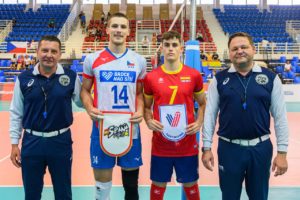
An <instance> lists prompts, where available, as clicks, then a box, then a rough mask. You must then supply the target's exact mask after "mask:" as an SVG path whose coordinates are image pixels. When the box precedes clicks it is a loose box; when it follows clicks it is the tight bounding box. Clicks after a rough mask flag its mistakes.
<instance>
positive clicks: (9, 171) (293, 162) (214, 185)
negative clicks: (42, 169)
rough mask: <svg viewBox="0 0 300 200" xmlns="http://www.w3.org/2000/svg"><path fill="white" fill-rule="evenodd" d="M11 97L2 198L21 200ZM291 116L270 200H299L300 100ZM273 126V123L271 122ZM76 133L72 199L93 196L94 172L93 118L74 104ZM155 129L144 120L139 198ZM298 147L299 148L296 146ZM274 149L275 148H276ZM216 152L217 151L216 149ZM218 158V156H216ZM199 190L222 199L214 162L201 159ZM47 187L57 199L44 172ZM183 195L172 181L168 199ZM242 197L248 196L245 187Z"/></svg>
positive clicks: (116, 194) (3, 128)
mask: <svg viewBox="0 0 300 200" xmlns="http://www.w3.org/2000/svg"><path fill="white" fill-rule="evenodd" d="M9 103H10V102H9V101H0V199H1V200H21V199H24V192H23V188H22V180H21V172H20V169H17V168H15V167H14V166H13V165H12V164H11V161H10V159H9V155H10V140H9V135H8V127H9V112H8V108H9ZM287 110H288V120H289V130H290V146H289V153H288V161H289V170H288V172H287V173H286V174H285V175H284V176H281V177H276V178H275V177H274V176H273V174H272V175H271V180H270V192H269V199H270V200H296V199H297V200H299V196H300V170H299V169H300V153H299V152H300V125H299V122H298V121H299V120H300V103H288V104H287ZM272 126H273V124H272ZM71 129H72V135H73V141H74V144H73V149H74V156H73V159H74V162H73V172H72V174H73V199H74V200H89V199H90V200H91V199H93V194H94V190H93V184H94V181H93V176H92V170H91V168H90V163H89V137H90V132H91V121H90V119H89V117H88V116H87V114H86V113H85V112H84V111H83V110H82V109H78V108H74V123H73V125H72V127H71ZM151 136H152V133H151V132H150V131H149V130H148V129H147V128H146V125H145V124H144V123H142V143H143V160H144V165H143V166H142V168H141V171H140V180H139V183H140V187H139V190H140V199H141V200H147V199H149V190H150V187H149V185H150V180H149V160H150V159H149V158H150V149H151V144H150V142H151ZM216 139H217V137H215V141H214V147H213V150H214V152H215V151H216ZM272 140H273V144H274V131H273V129H272ZM297 149H298V150H297ZM274 150H275V149H274ZM214 155H215V156H216V153H214ZM215 159H217V158H215ZM199 170H200V180H199V185H200V193H201V199H202V200H206V199H207V200H221V192H220V189H219V187H218V174H217V168H216V166H215V168H214V171H213V172H209V171H208V170H206V169H204V167H203V165H202V163H200V169H199ZM120 174H121V173H120V168H118V167H117V168H115V169H114V177H113V189H112V192H111V199H112V200H121V199H123V195H124V192H123V188H122V187H121V178H120ZM45 185H46V186H45V188H44V191H43V198H42V199H43V200H54V197H53V192H52V187H51V181H50V179H49V174H48V172H47V174H46V176H45ZM177 199H178V200H179V199H181V187H180V185H178V184H177V183H176V182H174V181H172V182H171V183H170V184H169V186H168V188H167V191H166V194H165V200H177ZM241 199H242V200H246V199H248V198H247V197H246V194H245V191H243V194H242V198H241Z"/></svg>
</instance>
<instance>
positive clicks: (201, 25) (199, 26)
mask: <svg viewBox="0 0 300 200" xmlns="http://www.w3.org/2000/svg"><path fill="white" fill-rule="evenodd" d="M160 21H161V32H162V33H164V32H165V31H168V29H169V27H170V26H171V24H172V20H160ZM173 30H176V31H178V32H179V33H181V21H177V22H176V23H175V25H174V27H173ZM198 32H199V33H201V34H202V36H203V40H204V41H203V42H204V43H205V42H207V43H212V44H209V45H207V44H205V46H204V45H203V44H201V43H200V49H201V50H205V51H210V52H213V51H217V48H216V45H215V44H214V43H213V42H214V41H213V38H212V36H211V33H210V31H209V28H208V26H207V24H206V21H205V20H203V19H202V20H196V33H198ZM189 34H190V21H189V20H185V21H184V33H183V40H184V41H187V40H188V39H189Z"/></svg>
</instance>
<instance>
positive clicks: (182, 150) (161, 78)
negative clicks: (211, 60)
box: [144, 31, 206, 200]
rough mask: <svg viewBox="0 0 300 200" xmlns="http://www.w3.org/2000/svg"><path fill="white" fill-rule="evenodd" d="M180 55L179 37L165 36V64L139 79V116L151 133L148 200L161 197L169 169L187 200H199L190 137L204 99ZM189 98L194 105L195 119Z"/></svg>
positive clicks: (196, 77) (199, 79)
mask: <svg viewBox="0 0 300 200" xmlns="http://www.w3.org/2000/svg"><path fill="white" fill-rule="evenodd" d="M182 51H183V47H182V46H181V37H180V34H179V33H177V32H176V31H169V32H166V33H164V34H163V36H162V52H163V55H164V64H163V65H162V66H160V67H158V68H157V69H155V70H153V71H152V72H150V73H148V74H147V75H146V77H145V79H144V95H145V98H144V101H145V102H144V104H145V105H144V106H145V115H144V117H145V121H146V123H147V126H148V128H149V129H151V130H153V138H152V151H151V172H150V174H151V175H150V176H151V180H152V185H151V192H150V193H151V194H150V199H151V200H162V199H163V196H164V192H165V189H166V185H167V182H170V181H171V176H172V172H173V168H174V169H175V171H176V177H177V182H179V183H182V184H183V186H184V191H185V193H186V196H187V199H189V200H198V199H200V193H199V189H198V183H197V180H198V178H199V175H198V152H199V146H198V142H197V140H196V134H195V133H196V132H197V131H199V129H200V127H201V126H202V123H203V115H204V110H205V104H206V101H205V95H204V90H203V80H202V77H201V74H200V73H199V72H198V71H197V70H195V69H192V68H190V67H188V66H185V65H183V64H182V63H181V62H180V55H181V53H182ZM194 100H195V101H196V102H197V103H198V104H199V110H198V114H197V116H196V119H195V116H194ZM152 104H153V108H152Z"/></svg>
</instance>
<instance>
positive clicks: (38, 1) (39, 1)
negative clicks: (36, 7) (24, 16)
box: [36, 0, 48, 4]
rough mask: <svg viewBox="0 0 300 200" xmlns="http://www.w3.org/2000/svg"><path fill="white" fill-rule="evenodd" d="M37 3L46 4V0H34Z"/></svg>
mask: <svg viewBox="0 0 300 200" xmlns="http://www.w3.org/2000/svg"><path fill="white" fill-rule="evenodd" d="M36 3H37V4H48V0H36Z"/></svg>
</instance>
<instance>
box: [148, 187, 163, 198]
mask: <svg viewBox="0 0 300 200" xmlns="http://www.w3.org/2000/svg"><path fill="white" fill-rule="evenodd" d="M165 191H166V188H165V187H159V186H156V185H154V184H151V189H150V200H163V199H164V194H165Z"/></svg>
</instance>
